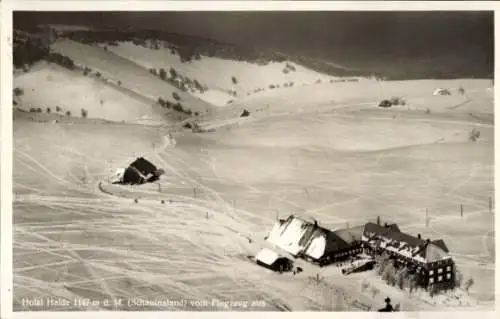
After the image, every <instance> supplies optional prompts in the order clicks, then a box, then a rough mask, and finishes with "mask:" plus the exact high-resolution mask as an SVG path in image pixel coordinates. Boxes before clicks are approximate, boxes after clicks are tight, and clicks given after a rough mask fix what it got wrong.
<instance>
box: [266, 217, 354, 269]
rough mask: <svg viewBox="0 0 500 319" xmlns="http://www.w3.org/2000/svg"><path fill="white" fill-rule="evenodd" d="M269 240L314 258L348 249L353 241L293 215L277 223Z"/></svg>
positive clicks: (292, 251) (293, 253) (294, 253)
mask: <svg viewBox="0 0 500 319" xmlns="http://www.w3.org/2000/svg"><path fill="white" fill-rule="evenodd" d="M267 240H268V241H269V242H271V243H273V244H274V245H276V246H278V247H280V248H282V249H284V250H286V251H287V252H289V253H291V254H292V255H297V254H298V253H300V252H304V253H305V254H307V255H308V256H309V257H312V258H314V259H317V258H320V257H322V256H323V255H325V254H327V253H330V252H334V251H339V250H343V249H347V248H349V247H351V242H352V240H347V241H346V240H344V239H343V238H342V237H341V236H339V235H338V234H335V233H334V232H332V231H331V230H329V229H326V228H324V227H321V226H319V225H317V224H315V223H314V222H310V221H307V220H306V219H305V218H301V217H295V216H293V215H291V216H289V217H288V218H287V219H286V220H284V221H282V222H280V223H277V224H276V225H275V227H274V228H273V230H272V231H271V234H270V235H269V237H268V239H267ZM310 254H312V255H314V256H312V255H310Z"/></svg>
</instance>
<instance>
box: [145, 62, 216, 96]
mask: <svg viewBox="0 0 500 319" xmlns="http://www.w3.org/2000/svg"><path fill="white" fill-rule="evenodd" d="M149 72H150V73H151V74H153V75H156V76H158V77H160V79H162V80H163V81H165V82H168V83H169V84H170V85H172V86H174V87H176V88H178V89H179V90H182V91H184V92H186V91H188V90H190V91H191V92H193V93H194V92H196V91H198V92H200V93H204V92H205V91H206V90H207V87H206V86H203V85H201V83H200V82H198V80H196V79H195V80H192V79H190V78H189V77H187V76H182V75H181V74H179V72H177V70H176V69H174V68H173V67H171V68H170V69H169V70H168V72H167V71H166V70H165V69H164V68H160V69H158V70H157V69H154V68H151V69H149Z"/></svg>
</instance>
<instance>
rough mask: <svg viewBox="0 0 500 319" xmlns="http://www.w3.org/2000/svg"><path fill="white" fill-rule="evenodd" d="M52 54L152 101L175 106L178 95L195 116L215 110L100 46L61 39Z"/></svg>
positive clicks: (54, 46)
mask: <svg viewBox="0 0 500 319" xmlns="http://www.w3.org/2000/svg"><path fill="white" fill-rule="evenodd" d="M52 50H53V51H54V52H57V53H60V54H62V55H65V56H68V57H70V58H71V59H72V60H73V61H74V62H75V63H76V64H77V65H80V66H83V67H88V68H91V69H92V70H93V72H99V73H100V74H101V76H102V77H103V78H106V79H108V80H110V81H112V82H113V83H117V84H118V83H119V85H120V86H122V87H124V88H126V89H128V90H130V91H132V92H134V93H137V94H139V95H142V96H144V97H146V98H148V99H150V100H151V101H154V102H156V101H158V99H159V98H163V99H167V100H170V101H172V102H175V99H174V98H173V93H174V92H175V93H176V94H177V95H179V97H180V103H181V104H182V106H183V108H184V109H189V110H191V111H192V112H193V113H194V112H199V113H206V112H207V111H208V112H209V111H210V110H211V109H212V107H213V106H212V105H210V104H208V103H207V102H204V101H202V100H200V99H198V98H196V97H194V96H192V95H190V94H189V93H186V92H183V91H182V90H179V89H178V88H175V87H173V86H172V85H170V84H168V83H167V82H165V81H162V80H161V79H159V78H158V77H156V76H154V75H152V74H151V73H149V72H148V70H146V69H144V68H142V67H140V66H139V65H137V64H135V63H133V62H131V61H129V60H127V59H124V58H121V57H119V56H117V55H115V54H113V53H112V52H109V51H105V50H104V49H102V48H100V47H98V46H94V45H85V44H81V43H78V42H74V41H71V40H68V39H60V40H58V41H56V42H55V43H54V44H53V45H52Z"/></svg>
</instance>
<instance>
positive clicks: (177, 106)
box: [158, 92, 199, 116]
mask: <svg viewBox="0 0 500 319" xmlns="http://www.w3.org/2000/svg"><path fill="white" fill-rule="evenodd" d="M172 95H174V99H175V100H176V102H172V101H169V100H168V99H164V98H161V97H160V98H158V104H159V105H161V106H162V107H163V108H166V109H171V110H174V111H176V112H179V113H184V114H186V115H188V116H191V115H193V111H191V110H190V109H184V107H183V106H182V104H181V103H180V97H179V99H176V98H175V96H177V97H178V94H177V93H176V92H173V94H172ZM194 115H195V116H198V115H199V113H198V112H194Z"/></svg>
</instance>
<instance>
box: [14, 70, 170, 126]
mask: <svg viewBox="0 0 500 319" xmlns="http://www.w3.org/2000/svg"><path fill="white" fill-rule="evenodd" d="M14 87H15V88H16V87H17V88H19V89H21V90H22V91H23V93H22V94H21V95H20V96H19V97H17V98H16V100H17V102H18V105H19V106H18V107H19V108H20V109H23V110H25V111H30V110H31V111H33V110H36V109H38V108H40V111H41V112H43V113H56V114H60V115H66V113H67V112H69V114H68V115H72V116H76V117H82V116H85V117H88V118H98V119H104V120H109V121H117V122H121V121H126V122H134V121H139V120H141V119H147V120H149V122H151V123H161V122H163V121H164V120H166V118H165V117H164V116H162V114H161V113H160V111H159V110H158V106H156V105H155V101H151V100H150V99H147V98H145V97H143V96H141V95H138V94H135V93H133V92H131V91H129V90H127V89H124V88H122V87H120V86H118V85H113V84H109V83H106V82H105V81H103V80H102V79H96V78H92V77H90V76H89V77H85V76H83V75H81V73H80V72H76V71H69V70H67V69H65V68H62V67H60V66H58V65H55V64H47V63H41V64H39V65H37V66H35V67H34V68H33V69H31V70H30V72H28V73H22V74H19V75H17V76H15V77H14ZM83 113H85V114H83Z"/></svg>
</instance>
